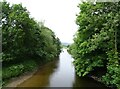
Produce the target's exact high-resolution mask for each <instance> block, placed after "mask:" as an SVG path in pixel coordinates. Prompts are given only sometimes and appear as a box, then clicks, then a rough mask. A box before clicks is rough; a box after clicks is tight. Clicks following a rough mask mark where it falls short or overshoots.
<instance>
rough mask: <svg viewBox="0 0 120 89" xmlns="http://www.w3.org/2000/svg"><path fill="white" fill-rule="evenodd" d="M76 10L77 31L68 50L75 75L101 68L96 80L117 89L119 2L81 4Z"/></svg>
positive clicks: (119, 85)
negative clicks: (100, 74)
mask: <svg viewBox="0 0 120 89" xmlns="http://www.w3.org/2000/svg"><path fill="white" fill-rule="evenodd" d="M78 8H79V9H80V12H79V14H78V15H77V19H76V24H77V25H78V26H79V29H78V31H77V33H76V34H75V36H74V43H73V44H72V45H70V47H69V53H70V54H72V56H73V58H74V59H75V60H74V65H75V68H76V72H77V74H78V75H79V76H86V75H89V74H90V73H91V72H92V71H94V70H96V69H98V70H99V69H101V68H103V69H104V72H105V73H104V74H103V75H102V76H101V77H100V81H101V82H103V83H105V84H106V85H108V86H111V87H117V88H118V89H120V30H119V29H120V2H97V3H96V4H93V3H89V2H84V3H82V4H79V5H78ZM101 72H102V71H99V73H101ZM98 75H99V74H98Z"/></svg>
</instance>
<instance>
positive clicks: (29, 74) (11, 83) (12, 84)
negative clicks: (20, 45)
mask: <svg viewBox="0 0 120 89" xmlns="http://www.w3.org/2000/svg"><path fill="white" fill-rule="evenodd" d="M37 70H38V68H36V69H34V70H33V71H29V72H25V73H24V74H22V75H20V76H19V77H14V78H12V79H10V80H9V82H8V83H7V84H6V85H5V86H4V87H17V85H19V84H21V83H22V82H24V81H25V80H27V79H29V78H30V77H32V76H33V75H34V73H36V71H37Z"/></svg>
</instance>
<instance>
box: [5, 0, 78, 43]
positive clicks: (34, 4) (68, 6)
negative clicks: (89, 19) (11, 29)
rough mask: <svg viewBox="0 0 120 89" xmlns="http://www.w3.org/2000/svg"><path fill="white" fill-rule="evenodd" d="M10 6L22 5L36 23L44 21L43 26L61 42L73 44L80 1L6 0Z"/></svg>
mask: <svg viewBox="0 0 120 89" xmlns="http://www.w3.org/2000/svg"><path fill="white" fill-rule="evenodd" d="M6 1H8V2H10V3H11V4H16V3H22V5H23V6H24V7H26V8H27V10H28V11H29V12H30V14H31V17H33V18H35V20H37V21H43V20H45V26H47V27H49V28H50V29H52V30H53V31H54V32H55V34H56V36H57V37H59V38H60V40H61V42H68V43H72V42H73V35H74V34H75V32H76V31H77V28H78V27H77V25H76V24H75V19H76V14H77V13H78V12H79V8H78V7H77V5H78V4H79V3H80V0H6Z"/></svg>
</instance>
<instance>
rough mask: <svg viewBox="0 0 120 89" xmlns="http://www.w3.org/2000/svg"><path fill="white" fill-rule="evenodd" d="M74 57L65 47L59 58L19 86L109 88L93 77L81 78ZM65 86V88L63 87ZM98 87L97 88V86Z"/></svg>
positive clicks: (59, 88) (48, 88) (72, 88)
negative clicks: (76, 71) (75, 66)
mask: <svg viewBox="0 0 120 89" xmlns="http://www.w3.org/2000/svg"><path fill="white" fill-rule="evenodd" d="M72 61H73V59H72V57H71V56H70V55H69V54H68V52H67V50H66V49H63V52H61V54H60V57H59V59H58V60H55V61H53V62H50V63H47V64H46V65H44V66H42V67H41V68H40V69H39V70H38V71H37V72H36V73H35V74H34V75H33V76H32V77H31V78H29V79H28V80H26V81H24V82H23V83H21V84H20V85H18V87H34V88H35V87H43V88H45V89H50V88H51V87H54V88H55V87H56V89H64V88H65V87H66V89H88V88H89V89H90V88H92V89H108V88H107V87H105V86H104V85H103V84H101V83H98V82H96V81H94V80H93V79H91V78H86V77H85V78H80V77H79V76H77V75H76V73H75V69H74V66H73V64H72ZM62 87H64V88H62ZM95 87H96V88H95Z"/></svg>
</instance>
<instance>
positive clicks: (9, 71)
mask: <svg viewBox="0 0 120 89" xmlns="http://www.w3.org/2000/svg"><path fill="white" fill-rule="evenodd" d="M36 67H37V64H36V62H35V61H33V60H27V61H24V62H22V63H18V64H15V65H11V66H9V67H4V68H3V69H2V80H3V81H2V85H5V84H6V83H7V81H8V80H9V79H10V78H13V77H17V76H19V75H21V74H23V73H24V72H27V71H32V70H33V69H35V68H36Z"/></svg>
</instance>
